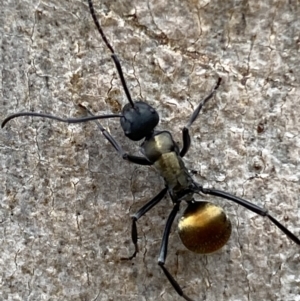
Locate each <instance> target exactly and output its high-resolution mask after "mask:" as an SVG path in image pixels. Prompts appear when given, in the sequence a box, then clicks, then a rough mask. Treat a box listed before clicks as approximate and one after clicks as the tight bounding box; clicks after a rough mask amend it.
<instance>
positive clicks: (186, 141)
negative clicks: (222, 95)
mask: <svg viewBox="0 0 300 301" xmlns="http://www.w3.org/2000/svg"><path fill="white" fill-rule="evenodd" d="M221 81H222V78H221V77H219V78H218V81H217V84H216V85H215V87H214V88H213V90H212V91H211V92H210V93H209V95H208V96H206V97H205V98H204V99H203V100H202V101H201V102H200V103H199V105H198V106H197V108H196V109H195V111H194V112H193V114H192V116H191V117H190V120H189V121H188V123H187V124H186V126H185V127H184V128H183V129H182V140H183V147H182V150H181V151H180V157H184V155H185V154H186V153H187V152H188V150H189V148H190V146H191V137H190V134H189V128H190V126H191V125H192V124H193V122H194V121H195V120H196V119H197V117H198V115H199V113H200V111H201V109H202V107H203V106H204V105H205V104H206V103H207V101H209V100H210V99H211V98H212V97H213V96H214V94H215V93H216V91H217V89H218V88H219V86H220V84H221Z"/></svg>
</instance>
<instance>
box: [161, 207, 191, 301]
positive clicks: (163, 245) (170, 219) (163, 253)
mask: <svg viewBox="0 0 300 301" xmlns="http://www.w3.org/2000/svg"><path fill="white" fill-rule="evenodd" d="M179 205H180V202H177V203H176V204H175V206H174V207H173V209H172V211H171V213H170V215H169V217H168V220H167V224H166V227H165V230H164V234H163V239H162V242H161V246H160V251H159V257H158V265H159V266H160V267H161V269H162V270H163V272H164V273H165V275H166V277H167V278H168V280H169V282H170V283H171V284H172V286H173V288H174V289H175V291H176V292H177V294H178V295H179V296H181V297H183V298H184V299H185V300H187V301H193V300H192V299H190V298H189V297H188V296H186V295H185V294H184V292H183V291H182V288H181V287H180V285H179V284H178V282H177V281H176V280H175V279H174V277H173V276H172V275H171V274H170V272H169V271H168V269H167V268H166V267H165V261H166V257H167V253H168V241H169V235H170V231H171V227H172V224H173V221H174V219H175V217H176V215H177V213H178V211H179Z"/></svg>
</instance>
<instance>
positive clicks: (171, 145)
mask: <svg viewBox="0 0 300 301" xmlns="http://www.w3.org/2000/svg"><path fill="white" fill-rule="evenodd" d="M88 5H89V10H90V14H91V16H92V18H93V21H94V23H95V25H96V28H97V30H98V32H99V34H100V35H101V38H102V40H103V42H104V43H105V45H106V46H107V48H108V49H109V50H110V52H111V57H112V59H113V62H114V64H115V66H116V69H117V72H118V75H119V77H120V80H121V83H122V87H123V89H124V92H125V94H126V97H127V100H128V103H127V104H126V105H125V106H124V107H123V109H122V113H121V114H109V115H93V114H92V113H91V112H90V111H89V110H88V109H87V108H85V107H84V106H81V107H82V108H83V109H85V110H86V112H87V115H88V116H87V117H83V118H60V117H57V116H53V115H49V114H43V113H34V112H20V113H16V114H13V115H10V116H8V117H7V118H6V119H5V120H4V121H3V122H2V127H4V126H5V125H6V123H7V122H9V121H10V120H11V119H13V118H16V117H21V116H33V117H43V118H50V119H53V120H56V121H60V122H66V123H81V122H87V121H91V120H94V121H96V122H97V125H98V128H99V129H100V131H101V133H102V134H103V136H104V137H105V138H106V139H107V141H108V142H109V143H110V144H111V145H112V146H113V147H114V149H115V150H116V151H117V153H118V154H119V155H120V156H121V157H122V158H123V159H124V160H127V161H129V162H131V163H134V164H139V165H149V166H150V165H153V166H154V167H155V168H156V170H157V171H158V173H159V174H160V176H161V177H162V178H163V179H164V183H165V187H164V188H163V189H162V190H161V191H160V192H159V193H158V194H157V195H156V196H155V197H153V198H152V199H151V200H150V201H149V202H147V203H146V204H145V205H144V206H143V207H142V208H140V210H138V211H137V212H136V213H135V214H134V215H133V216H132V226H131V239H132V242H133V245H134V252H133V254H132V255H131V256H129V257H127V258H122V259H124V260H132V259H133V258H134V257H135V256H136V255H137V253H138V251H139V249H138V231H137V221H138V220H139V219H140V218H141V217H142V216H143V215H145V214H146V213H147V212H148V211H150V210H151V209H152V208H153V207H154V206H155V205H157V204H158V203H159V202H160V201H161V200H162V199H163V198H164V197H165V195H166V194H168V195H169V196H170V198H171V200H172V203H173V208H172V210H171V212H170V214H169V216H168V218H167V222H166V226H165V229H164V233H163V237H162V242H161V246H160V251H159V256H158V265H159V267H160V268H161V269H162V271H163V272H164V274H165V276H166V277H167V279H168V280H169V282H170V284H171V285H172V286H173V288H174V289H175V291H176V292H177V294H178V295H180V296H181V297H182V298H183V299H185V300H187V301H192V299H191V298H189V297H188V296H187V295H186V294H185V293H184V292H183V290H182V288H181V286H180V285H179V284H178V282H177V281H176V280H175V278H174V276H173V275H172V274H171V273H170V272H169V270H168V269H167V267H166V266H165V261H166V257H167V248H168V239H169V234H170V230H171V226H172V224H173V221H174V219H175V217H176V215H177V213H178V211H179V208H180V204H181V202H182V201H185V202H186V204H187V207H186V209H185V211H184V213H183V215H182V217H181V218H180V219H179V225H178V231H179V236H180V238H181V241H182V243H183V244H184V246H185V247H186V248H187V249H189V250H191V251H193V252H196V253H200V254H207V253H212V252H214V251H216V250H218V249H220V248H221V247H223V246H224V245H225V244H226V242H227V241H228V239H229V237H230V235H231V222H230V220H229V219H228V218H227V216H226V214H225V213H224V211H223V210H222V208H221V207H219V206H216V205H214V204H212V203H209V202H203V201H197V200H195V199H194V194H199V195H201V194H207V195H212V196H217V197H220V198H223V199H227V200H229V201H232V202H234V203H237V204H239V205H241V206H243V207H245V208H247V209H248V210H250V211H252V212H254V213H256V214H258V215H261V216H263V217H267V218H268V219H269V220H270V221H271V222H272V223H273V224H274V225H275V226H277V227H278V228H279V229H280V230H281V231H282V232H283V233H284V234H285V235H286V236H288V237H289V238H290V239H291V240H292V241H294V242H295V243H296V244H297V245H300V239H299V238H298V237H297V236H296V235H295V234H293V233H292V232H291V231H289V230H288V229H287V228H286V227H285V226H284V225H283V224H281V223H280V222H279V221H278V220H277V219H275V218H274V217H273V216H272V215H270V214H269V213H268V211H267V210H266V209H265V208H262V207H259V206H257V205H255V204H253V203H251V202H249V201H246V200H244V199H242V198H240V197H237V196H234V195H232V194H230V193H227V192H225V191H221V190H216V189H210V188H204V187H203V186H202V185H200V184H198V183H196V182H195V181H194V180H193V178H192V174H191V173H190V172H189V171H188V170H187V168H186V167H185V165H184V162H183V157H184V156H185V155H186V154H187V152H188V150H189V148H190V146H191V137H190V134H189V128H190V127H191V126H192V124H193V123H194V122H195V120H196V119H197V117H198V116H199V113H200V111H201V109H202V107H203V106H204V105H205V104H206V103H207V102H208V101H209V100H210V99H212V98H213V96H214V95H215V93H216V92H217V90H218V88H219V86H220V85H221V82H222V79H221V78H218V79H217V82H216V84H215V86H214V88H213V89H212V91H211V92H210V93H209V94H208V96H206V98H204V99H203V100H202V101H201V102H200V103H199V104H198V106H197V107H196V109H195V110H194V112H193V113H192V115H191V117H190V119H189V121H188V123H187V124H186V126H185V127H184V128H183V130H182V140H183V147H182V148H181V149H180V148H179V146H178V145H177V143H176V142H175V141H174V140H173V137H172V135H171V133H170V132H169V131H166V130H161V131H158V130H155V128H156V126H157V125H158V123H159V115H158V113H157V111H156V110H155V108H153V107H152V106H150V105H149V104H147V103H146V102H143V101H133V100H132V98H131V95H130V92H129V90H128V87H127V84H126V81H125V78H124V75H123V71H122V67H121V63H120V61H119V58H118V56H117V55H116V53H115V51H114V49H113V47H112V46H111V44H110V43H109V41H108V40H107V38H106V36H105V34H104V32H103V30H102V28H101V25H100V23H99V21H98V19H97V17H96V13H95V10H94V7H93V3H92V1H91V0H88ZM105 118H120V124H121V127H122V129H123V131H124V134H125V136H126V137H128V138H129V139H130V140H132V141H139V140H143V142H142V144H141V152H142V154H143V156H134V155H131V154H129V153H126V152H125V151H124V150H123V148H122V146H121V145H120V144H119V143H118V142H117V141H116V140H115V139H114V138H113V136H111V135H110V134H109V133H108V132H107V131H106V129H105V128H104V127H103V126H102V125H101V123H100V122H99V121H98V119H105Z"/></svg>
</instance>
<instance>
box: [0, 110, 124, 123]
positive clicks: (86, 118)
mask: <svg viewBox="0 0 300 301" xmlns="http://www.w3.org/2000/svg"><path fill="white" fill-rule="evenodd" d="M79 106H80V107H82V108H84V109H85V107H84V106H82V105H79ZM20 116H33V117H42V118H48V119H53V120H57V121H60V122H65V123H83V122H87V121H90V120H97V119H104V118H122V117H123V115H119V114H109V115H102V116H101V115H93V116H88V117H82V118H61V117H57V116H53V115H49V114H44V113H35V112H20V113H16V114H12V115H9V116H8V117H6V118H5V119H4V120H3V122H2V124H1V128H3V127H4V126H5V125H6V123H7V122H9V121H10V120H11V119H14V118H16V117H20Z"/></svg>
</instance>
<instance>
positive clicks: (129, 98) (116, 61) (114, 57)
mask: <svg viewBox="0 0 300 301" xmlns="http://www.w3.org/2000/svg"><path fill="white" fill-rule="evenodd" d="M88 3H89V8H90V12H91V15H92V18H93V20H94V23H95V25H96V27H97V29H98V31H99V33H100V35H101V37H102V40H103V42H104V43H105V44H106V46H107V48H108V49H109V50H110V52H111V53H112V55H111V57H112V59H113V61H114V63H115V65H116V68H117V70H118V73H119V76H120V79H121V82H122V86H123V89H124V91H125V94H126V97H127V99H128V101H129V103H130V104H131V106H132V107H133V108H135V105H134V102H133V100H132V98H131V95H130V93H129V90H128V88H127V85H126V81H125V78H124V75H123V71H122V68H121V64H120V61H119V59H118V57H117V55H116V54H115V51H114V49H113V47H112V46H111V45H110V44H109V42H108V40H107V38H106V36H105V34H104V32H103V30H102V28H101V26H100V23H99V21H98V19H97V17H96V12H95V10H94V6H93V3H92V1H91V0H88Z"/></svg>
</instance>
